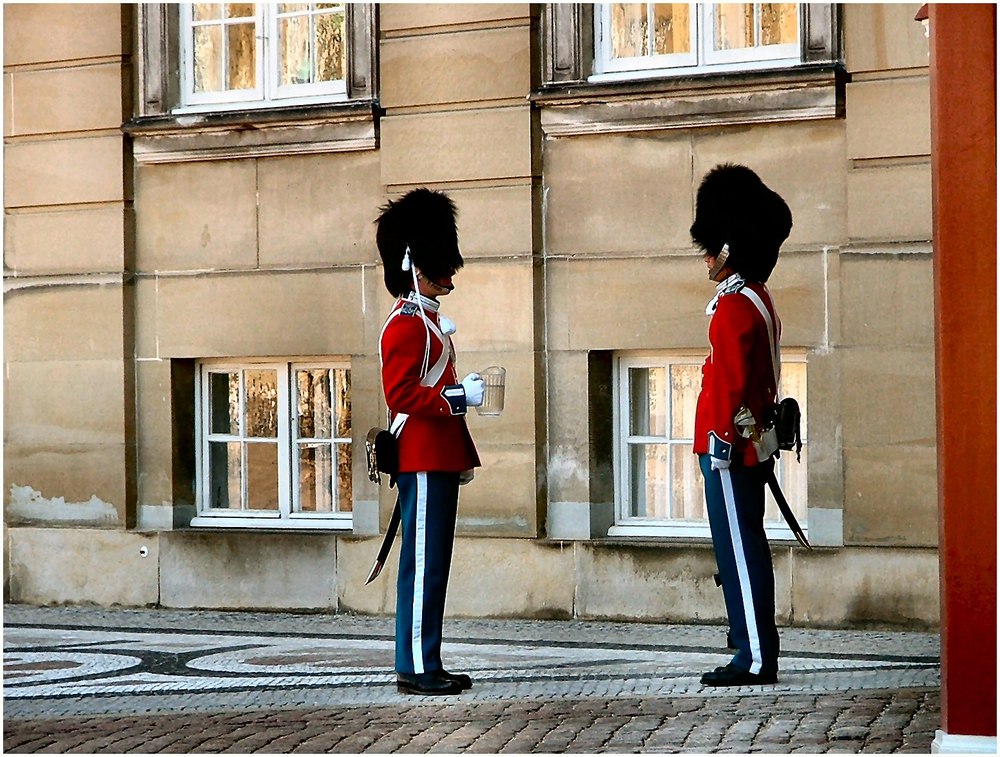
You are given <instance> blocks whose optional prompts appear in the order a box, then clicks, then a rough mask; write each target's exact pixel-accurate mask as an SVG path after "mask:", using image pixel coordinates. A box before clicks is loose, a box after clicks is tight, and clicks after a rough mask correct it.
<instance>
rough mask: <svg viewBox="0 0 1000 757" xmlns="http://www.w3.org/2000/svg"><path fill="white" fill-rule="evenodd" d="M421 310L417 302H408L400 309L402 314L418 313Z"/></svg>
mask: <svg viewBox="0 0 1000 757" xmlns="http://www.w3.org/2000/svg"><path fill="white" fill-rule="evenodd" d="M419 312H420V308H419V307H417V303H415V302H407V303H405V304H404V305H403V307H401V308H400V309H399V314H400V315H416V314H417V313H419Z"/></svg>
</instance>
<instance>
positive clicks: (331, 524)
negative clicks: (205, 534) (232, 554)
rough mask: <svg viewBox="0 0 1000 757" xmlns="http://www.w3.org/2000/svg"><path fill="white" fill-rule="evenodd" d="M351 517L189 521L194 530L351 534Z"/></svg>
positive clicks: (228, 517) (201, 517)
mask: <svg viewBox="0 0 1000 757" xmlns="http://www.w3.org/2000/svg"><path fill="white" fill-rule="evenodd" d="M352 521H353V519H352V518H351V516H349V515H348V516H339V517H331V518H314V517H295V518H279V517H277V516H267V515H261V516H249V517H248V516H238V515H198V516H195V517H194V518H192V519H191V528H195V529H203V528H208V529H226V530H229V529H234V528H235V529H243V530H247V531H341V532H346V533H351V531H352V529H353V522H352Z"/></svg>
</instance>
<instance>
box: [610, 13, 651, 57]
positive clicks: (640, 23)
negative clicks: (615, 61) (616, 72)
mask: <svg viewBox="0 0 1000 757" xmlns="http://www.w3.org/2000/svg"><path fill="white" fill-rule="evenodd" d="M646 15H647V14H646V3H612V4H611V57H612V58H634V57H637V56H640V55H647V54H648V53H649V44H648V40H647V36H648V35H647V32H648V30H649V29H648V25H649V22H648V20H647V17H646Z"/></svg>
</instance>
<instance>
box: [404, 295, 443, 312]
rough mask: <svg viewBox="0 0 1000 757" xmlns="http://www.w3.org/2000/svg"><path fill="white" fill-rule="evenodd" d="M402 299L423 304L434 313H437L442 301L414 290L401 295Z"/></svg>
mask: <svg viewBox="0 0 1000 757" xmlns="http://www.w3.org/2000/svg"><path fill="white" fill-rule="evenodd" d="M400 299H401V300H405V301H406V302H416V303H417V304H419V305H423V306H424V309H425V310H430V311H432V312H434V313H436V312H437V311H438V308H440V307H441V303H440V302H438V301H437V300H435V299H432V298H430V297H427V296H426V295H423V294H420V293H419V292H414V291H412V290H411V291H410V292H409V293H407V294H406V295H404V296H403V297H400Z"/></svg>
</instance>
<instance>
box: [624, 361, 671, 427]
mask: <svg viewBox="0 0 1000 757" xmlns="http://www.w3.org/2000/svg"><path fill="white" fill-rule="evenodd" d="M628 382H629V412H630V414H631V421H630V426H629V428H630V432H629V433H631V434H632V435H633V436H666V434H667V415H666V414H667V407H666V397H667V391H666V369H665V368H629V371H628Z"/></svg>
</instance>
